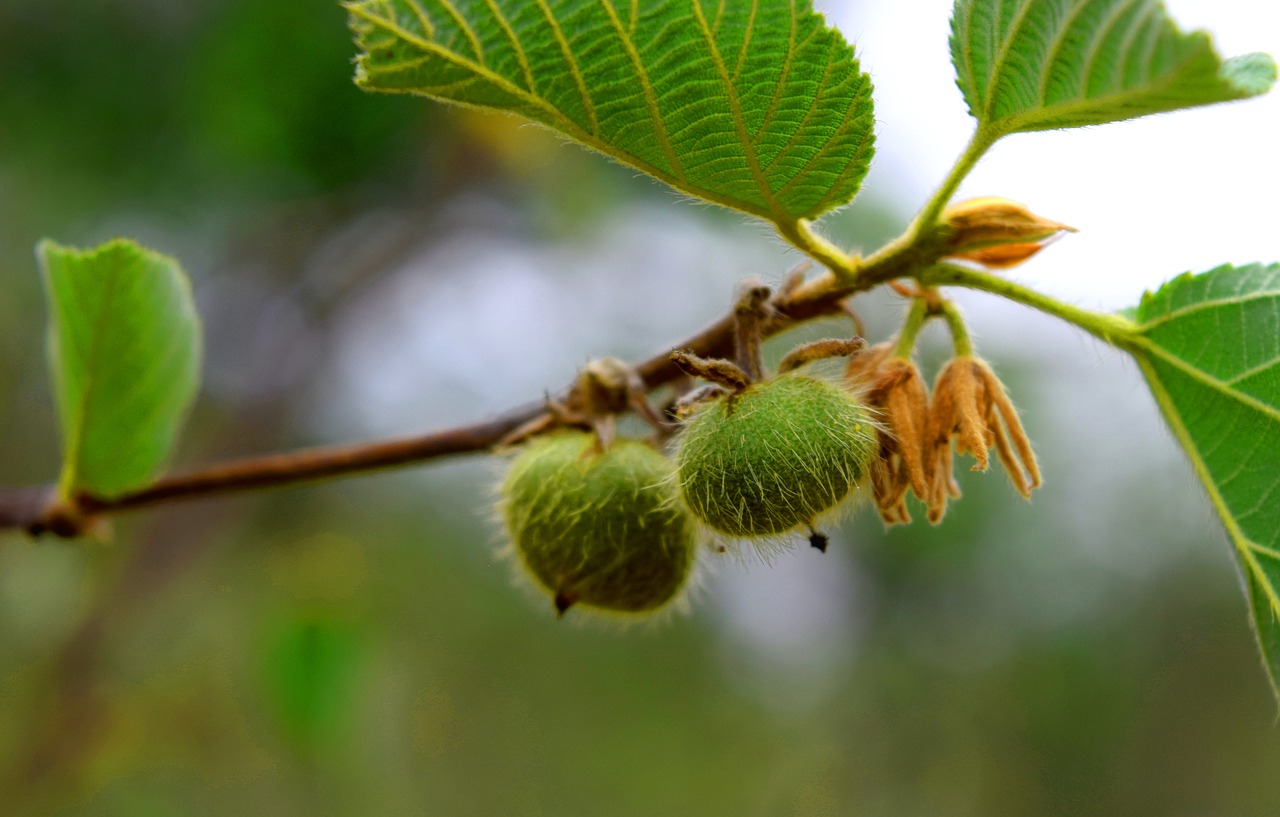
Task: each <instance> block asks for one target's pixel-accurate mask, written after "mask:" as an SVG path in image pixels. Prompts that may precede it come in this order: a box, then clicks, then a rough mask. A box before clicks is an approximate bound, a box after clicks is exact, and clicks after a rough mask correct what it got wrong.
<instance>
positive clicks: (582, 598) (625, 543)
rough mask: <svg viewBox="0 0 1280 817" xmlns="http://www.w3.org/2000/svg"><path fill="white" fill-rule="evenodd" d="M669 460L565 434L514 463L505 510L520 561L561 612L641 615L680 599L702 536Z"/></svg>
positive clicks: (625, 443)
mask: <svg viewBox="0 0 1280 817" xmlns="http://www.w3.org/2000/svg"><path fill="white" fill-rule="evenodd" d="M672 472H673V467H672V464H671V461H670V460H669V459H668V458H667V457H665V456H663V455H662V454H661V453H659V452H658V451H656V450H654V449H653V448H652V447H651V446H649V445H648V444H646V443H643V442H640V441H637V440H628V439H618V440H615V441H614V442H613V444H612V445H610V446H609V448H608V449H607V450H603V451H602V450H601V448H600V445H599V441H598V440H597V438H596V436H595V435H593V434H591V433H588V432H583V431H574V430H570V431H560V432H554V433H551V434H548V435H545V436H542V437H539V438H537V439H535V440H533V441H532V442H531V443H529V444H528V445H527V446H526V447H525V449H524V450H523V451H522V452H521V453H520V454H519V456H517V457H516V459H515V460H514V461H513V462H512V463H511V469H510V471H509V472H508V473H507V477H506V480H505V481H504V482H503V485H502V500H501V505H500V511H501V513H502V516H503V519H504V520H505V522H506V527H507V532H508V534H509V535H510V537H511V542H512V544H513V546H514V549H515V552H516V555H517V556H518V557H519V560H520V564H521V565H522V566H523V567H524V568H525V569H526V571H527V572H528V574H529V575H530V576H531V577H532V578H533V580H534V582H535V583H536V584H537V585H538V586H539V587H541V588H542V589H544V590H546V591H547V592H548V593H549V594H550V595H551V597H552V599H553V600H554V602H555V605H556V609H557V610H559V611H560V612H561V613H563V612H564V611H565V610H567V609H568V608H569V607H570V606H571V605H574V604H580V605H582V606H584V607H592V608H597V609H600V610H605V611H612V612H623V613H645V612H650V611H654V610H658V609H659V608H662V607H664V606H665V605H667V604H668V603H669V602H670V601H671V600H672V599H674V598H676V596H678V595H679V593H680V591H681V590H682V589H683V588H684V586H685V584H686V583H687V581H688V579H689V576H690V574H691V572H692V570H693V563H694V556H695V553H696V549H697V530H696V525H695V524H694V522H693V519H692V518H691V517H690V516H689V513H688V511H686V510H685V507H684V505H683V504H682V503H681V502H680V497H679V492H678V489H677V488H676V485H675V481H674V479H673V474H672Z"/></svg>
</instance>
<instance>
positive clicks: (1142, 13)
mask: <svg viewBox="0 0 1280 817" xmlns="http://www.w3.org/2000/svg"><path fill="white" fill-rule="evenodd" d="M951 61H952V63H953V64H954V65H955V67H956V74H957V80H956V81H957V84H958V85H959V86H960V90H961V91H962V92H963V93H964V98H965V102H966V103H967V104H968V106H969V113H970V114H972V115H973V116H974V118H976V119H977V120H978V125H979V128H981V129H985V130H987V132H988V133H990V134H991V136H992V138H995V137H998V136H1002V135H1004V134H1008V133H1017V132H1020V131H1037V130H1050V129H1053V128H1072V127H1078V126H1080V125H1098V124H1101V123H1104V122H1115V121H1118V120H1121V119H1133V118H1135V117H1139V116H1146V115H1147V114H1153V113H1160V112H1162V111H1173V110H1177V109H1179V108H1191V107H1195V106H1198V105H1210V104H1213V103H1215V102H1227V101H1229V100H1233V99H1244V98H1246V97H1251V96H1257V95H1258V94H1262V93H1265V92H1266V91H1267V90H1268V89H1269V88H1270V87H1271V85H1272V84H1273V83H1274V82H1275V79H1276V64H1275V62H1274V61H1273V60H1272V59H1271V58H1270V57H1268V56H1267V55H1265V54H1248V55H1245V56H1243V57H1236V58H1234V59H1229V60H1226V61H1223V60H1222V59H1221V58H1220V57H1219V56H1218V55H1217V53H1216V52H1215V51H1214V49H1213V43H1212V42H1211V41H1210V39H1209V35H1208V34H1206V33H1204V32H1202V31H1193V32H1190V33H1184V32H1182V31H1179V30H1178V28H1177V27H1176V26H1175V25H1174V24H1173V22H1172V21H1171V20H1170V19H1169V16H1168V14H1167V13H1166V11H1165V8H1164V4H1163V3H1161V2H1159V0H956V5H955V10H954V11H953V13H952V17H951Z"/></svg>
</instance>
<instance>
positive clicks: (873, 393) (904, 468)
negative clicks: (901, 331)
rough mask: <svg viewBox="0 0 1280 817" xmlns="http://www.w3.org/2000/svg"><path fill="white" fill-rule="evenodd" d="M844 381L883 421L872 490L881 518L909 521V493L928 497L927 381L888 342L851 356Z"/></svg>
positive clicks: (898, 521) (900, 522)
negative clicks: (926, 448) (909, 491)
mask: <svg viewBox="0 0 1280 817" xmlns="http://www.w3.org/2000/svg"><path fill="white" fill-rule="evenodd" d="M845 377H846V382H848V383H849V385H850V387H851V388H854V389H857V390H859V391H861V392H862V395H863V396H862V399H863V401H864V402H866V403H867V405H869V406H871V407H872V408H874V409H875V410H876V411H877V412H878V413H879V415H880V418H881V423H880V426H879V429H878V431H877V437H878V443H879V453H878V455H877V457H876V460H875V462H874V463H873V464H872V468H871V491H872V496H873V497H874V499H875V503H876V507H877V508H878V509H879V511H880V518H881V519H883V520H884V522H885V524H887V525H895V524H903V523H907V522H910V521H911V515H910V513H909V512H908V511H907V505H906V497H907V491H908V490H912V491H914V492H915V494H916V496H917V497H919V498H921V499H924V498H925V496H926V490H927V485H928V483H927V471H926V468H925V443H926V442H927V440H928V431H929V394H928V390H927V388H926V386H925V382H924V377H923V376H922V375H921V374H920V370H919V369H918V368H917V367H916V364H915V363H914V362H912V361H910V360H905V359H903V358H898V357H890V355H889V346H888V344H881V345H879V346H875V347H873V348H871V349H869V350H867V351H866V352H864V353H863V354H861V355H858V356H856V357H854V358H852V359H851V360H850V361H849V366H848V368H847V369H846V371H845Z"/></svg>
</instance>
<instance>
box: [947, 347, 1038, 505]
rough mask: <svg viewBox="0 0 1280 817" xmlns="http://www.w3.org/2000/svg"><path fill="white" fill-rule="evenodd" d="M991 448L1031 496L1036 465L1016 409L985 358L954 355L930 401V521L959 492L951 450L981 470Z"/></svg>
mask: <svg viewBox="0 0 1280 817" xmlns="http://www.w3.org/2000/svg"><path fill="white" fill-rule="evenodd" d="M953 443H954V445H953ZM992 448H994V449H995V452H996V456H997V457H998V458H999V459H1000V462H1001V464H1003V465H1004V468H1005V471H1006V472H1007V473H1008V475H1009V481H1010V482H1012V483H1013V487H1014V488H1015V489H1017V491H1018V493H1020V494H1022V496H1024V497H1027V498H1030V496H1031V491H1032V490H1034V489H1035V488H1038V487H1040V467H1039V465H1038V464H1037V463H1036V455H1035V452H1033V451H1032V450H1031V441H1030V440H1029V439H1028V438H1027V434H1026V431H1025V430H1024V429H1023V428H1022V422H1021V421H1020V420H1019V419H1018V411H1017V409H1016V408H1014V405H1013V403H1012V402H1011V401H1010V400H1009V396H1008V395H1007V394H1006V393H1005V390H1004V386H1003V384H1001V383H1000V380H999V378H997V377H996V374H995V372H993V371H992V370H991V367H990V366H988V365H987V363H986V362H985V361H983V360H981V359H979V358H977V357H972V356H968V355H965V356H960V357H956V358H954V359H952V360H951V362H950V363H948V364H947V365H946V366H945V367H944V368H943V370H942V371H941V372H940V373H939V374H938V379H937V380H936V381H935V382H934V385H933V401H932V403H931V404H930V406H929V440H928V443H927V453H926V468H927V472H928V481H929V484H928V490H927V496H926V498H925V501H926V504H927V505H928V509H929V510H928V516H929V521H930V522H932V523H934V524H937V523H938V522H940V521H942V517H943V515H944V514H945V513H946V510H947V500H948V499H954V498H958V497H959V496H960V490H959V486H958V485H957V484H956V481H955V477H954V476H953V474H952V468H953V457H954V454H969V455H970V456H972V457H973V458H974V460H975V463H974V466H973V470H975V471H985V470H986V469H987V466H988V465H989V464H990V452H991V449H992ZM953 451H954V454H953Z"/></svg>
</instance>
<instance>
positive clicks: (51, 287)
mask: <svg viewBox="0 0 1280 817" xmlns="http://www.w3.org/2000/svg"><path fill="white" fill-rule="evenodd" d="M37 254H38V255H39V258H40V262H41V267H42V269H43V272H44V280H45V287H46V290H47V292H48V296H49V302H50V313H51V321H50V327H49V349H48V351H49V366H50V371H51V374H52V379H53V385H54V392H55V395H56V398H57V402H58V416H59V420H60V422H61V426H62V447H63V470H62V480H61V489H62V491H63V493H64V495H66V494H70V493H73V492H77V491H86V492H89V493H91V494H94V495H96V496H101V497H111V496H115V495H119V494H121V493H123V492H125V491H129V490H132V489H134V488H139V487H141V486H143V485H145V484H146V483H147V482H148V481H149V480H150V479H151V477H152V475H153V474H154V473H155V471H156V469H157V468H158V467H159V466H160V464H161V463H162V462H163V461H164V459H165V458H166V457H167V456H168V454H169V451H170V449H171V448H172V446H173V441H174V438H175V437H176V436H177V432H178V428H179V426H180V424H181V422H182V418H183V416H184V415H185V413H186V409H187V407H188V405H189V404H190V402H191V399H192V397H194V395H195V392H196V388H197V384H198V379H199V370H200V324H199V319H198V318H197V316H196V311H195V306H194V304H193V303H192V299H191V286H190V284H189V283H188V281H187V277H186V275H185V274H184V273H183V271H182V269H181V268H180V267H179V266H178V263H177V262H176V261H174V260H173V259H172V258H168V257H166V256H163V255H160V254H159V253H155V252H152V251H150V250H147V249H145V248H143V247H140V246H138V245H137V244H134V243H133V242H130V241H126V240H119V239H118V240H115V241H111V242H108V243H107V244H103V245H102V246H100V247H98V248H96V249H92V250H77V249H73V248H69V247H61V246H59V245H57V244H55V243H53V242H51V241H44V242H41V244H40V246H39V247H38V248H37Z"/></svg>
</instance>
